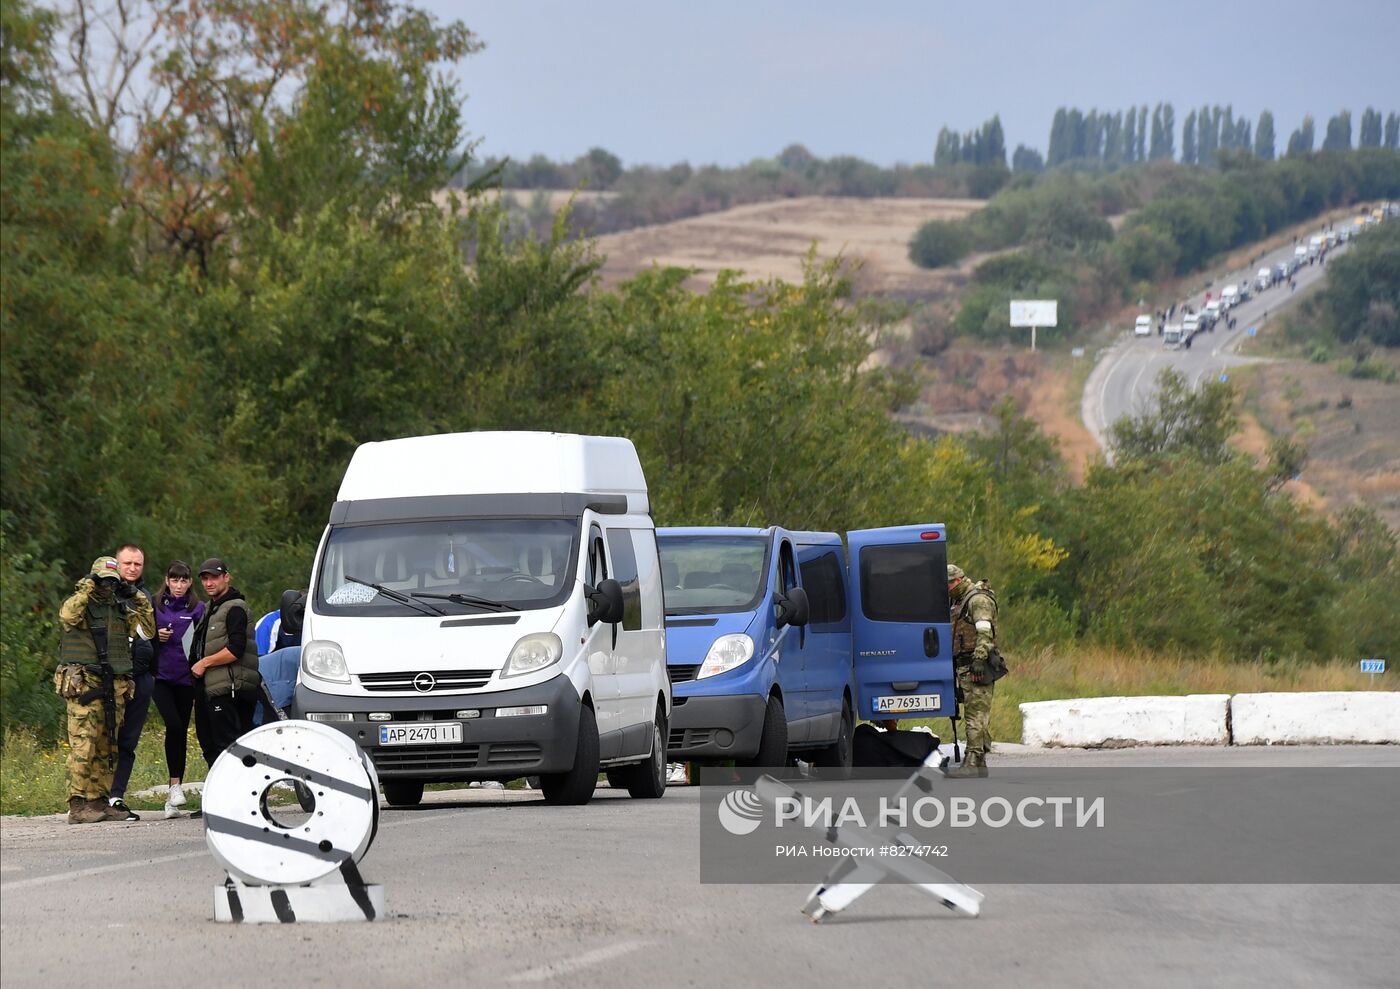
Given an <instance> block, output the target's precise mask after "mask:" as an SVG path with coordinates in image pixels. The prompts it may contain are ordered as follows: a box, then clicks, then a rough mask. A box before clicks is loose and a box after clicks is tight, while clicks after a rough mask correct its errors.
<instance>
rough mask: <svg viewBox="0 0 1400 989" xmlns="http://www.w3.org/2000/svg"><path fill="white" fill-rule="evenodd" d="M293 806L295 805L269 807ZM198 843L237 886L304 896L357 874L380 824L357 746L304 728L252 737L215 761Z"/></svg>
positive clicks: (372, 779) (280, 727)
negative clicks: (322, 883) (288, 889)
mask: <svg viewBox="0 0 1400 989" xmlns="http://www.w3.org/2000/svg"><path fill="white" fill-rule="evenodd" d="M279 795H282V796H285V797H291V796H293V795H295V796H296V803H282V804H280V805H279V804H277V803H269V798H270V797H272V798H276V797H277V796H279ZM202 806H203V810H204V840H205V843H206V844H207V845H208V846H209V851H210V852H211V853H213V855H214V858H215V859H216V860H217V861H218V863H219V864H220V865H221V866H223V868H224V869H225V870H226V871H227V872H228V874H229V876H230V877H232V878H233V879H236V880H238V881H239V882H241V883H246V884H249V885H255V886H274V885H281V886H300V885H305V884H308V883H312V882H314V881H316V880H318V879H321V878H323V877H325V876H329V875H331V874H333V873H336V872H337V871H339V870H341V869H342V866H344V865H345V864H346V863H349V865H350V868H351V869H353V867H354V864H355V863H357V862H359V860H360V859H361V858H362V857H363V856H364V854H365V852H366V851H368V849H369V846H370V842H372V841H373V840H374V834H375V831H376V829H377V828H378V824H379V799H378V779H377V777H376V774H375V772H374V765H373V763H371V762H370V761H369V759H368V757H367V756H366V755H365V754H364V753H363V752H362V751H361V749H360V748H359V746H357V745H356V744H355V743H354V741H353V740H352V739H350V738H348V737H346V736H345V735H343V734H341V733H340V732H338V731H336V730H335V729H334V728H329V727H327V726H325V725H320V724H315V723H313V722H310V721H274V722H271V723H269V724H265V725H262V726H261V727H258V728H254V729H253V730H252V731H250V732H248V733H247V734H246V735H244V736H242V737H241V738H239V739H238V741H237V742H235V743H234V744H233V745H231V746H229V747H228V748H227V749H226V750H225V751H224V752H223V754H222V755H220V756H219V758H218V759H216V760H215V761H214V765H213V767H212V768H211V769H210V770H209V776H208V778H207V779H206V780H205V784H204V794H203V798H202Z"/></svg>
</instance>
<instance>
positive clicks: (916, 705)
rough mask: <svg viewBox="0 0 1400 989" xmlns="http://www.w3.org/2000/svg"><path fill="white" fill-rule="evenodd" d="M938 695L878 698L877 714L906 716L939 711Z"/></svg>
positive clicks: (876, 699)
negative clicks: (919, 712) (914, 713)
mask: <svg viewBox="0 0 1400 989" xmlns="http://www.w3.org/2000/svg"><path fill="white" fill-rule="evenodd" d="M939 699H940V698H939V696H938V694H910V695H908V696H905V697H877V698H875V711H876V713H877V714H904V713H906V712H911V711H937V710H938V702H939Z"/></svg>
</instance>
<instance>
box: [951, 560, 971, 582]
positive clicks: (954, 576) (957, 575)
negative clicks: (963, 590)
mask: <svg viewBox="0 0 1400 989" xmlns="http://www.w3.org/2000/svg"><path fill="white" fill-rule="evenodd" d="M966 576H967V575H966V574H965V573H963V572H962V567H955V566H953V564H951V563H950V564H948V583H950V584H951V583H953V582H954V581H959V580H962V579H963V578H964V577H966Z"/></svg>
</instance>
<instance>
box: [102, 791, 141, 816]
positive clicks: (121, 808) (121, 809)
mask: <svg viewBox="0 0 1400 989" xmlns="http://www.w3.org/2000/svg"><path fill="white" fill-rule="evenodd" d="M107 803H108V805H109V806H108V808H107V813H106V815H104V816H103V818H102V819H103V820H104V821H139V820H141V815H139V814H137V813H136V812H135V811H134V810H132V809H131V808H130V807H128V806H127V805H126V801H125V800H123V799H122V798H121V797H110V798H108V801H107Z"/></svg>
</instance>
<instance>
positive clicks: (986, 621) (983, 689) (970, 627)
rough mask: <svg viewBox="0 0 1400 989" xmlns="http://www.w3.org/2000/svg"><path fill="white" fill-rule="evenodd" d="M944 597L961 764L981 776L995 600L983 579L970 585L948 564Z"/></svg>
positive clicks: (988, 739) (987, 740) (991, 687)
mask: <svg viewBox="0 0 1400 989" xmlns="http://www.w3.org/2000/svg"><path fill="white" fill-rule="evenodd" d="M948 597H949V602H950V603H951V604H952V607H953V667H954V670H955V672H956V676H957V680H958V686H959V687H961V688H962V693H963V724H964V726H965V728H966V731H967V757H966V758H965V759H964V761H963V765H964V766H966V767H969V768H970V769H971V770H975V772H967V773H965V774H963V775H968V776H972V775H976V776H985V775H986V773H987V750H988V749H990V748H991V745H992V733H991V719H992V694H993V693H994V691H995V689H996V688H995V684H994V683H993V682H992V677H991V676H990V675H989V671H988V668H987V657H988V655H989V654H990V653H991V650H992V647H993V646H995V645H996V620H997V599H996V595H995V594H994V593H993V592H992V589H991V588H990V587H988V586H987V584H986V582H985V581H983V582H979V583H976V584H974V583H973V582H972V581H971V580H969V579H968V578H967V577H966V576H965V575H964V574H963V572H962V570H961V569H959V568H958V567H955V566H952V565H949V567H948Z"/></svg>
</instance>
